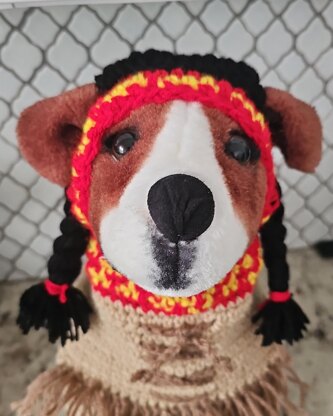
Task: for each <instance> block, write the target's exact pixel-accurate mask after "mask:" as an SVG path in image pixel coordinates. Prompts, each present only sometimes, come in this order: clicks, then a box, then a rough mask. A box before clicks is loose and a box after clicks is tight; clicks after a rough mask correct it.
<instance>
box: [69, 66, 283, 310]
mask: <svg viewBox="0 0 333 416" xmlns="http://www.w3.org/2000/svg"><path fill="white" fill-rule="evenodd" d="M171 100H183V101H187V102H193V101H196V102H200V103H202V104H203V105H205V106H208V107H213V108H216V109H218V110H220V111H221V112H223V113H224V114H226V115H227V116H229V117H230V118H231V119H233V120H235V121H236V122H237V123H238V124H239V125H240V127H241V128H242V129H243V130H244V132H245V133H246V134H247V135H248V136H249V137H250V138H251V139H253V140H254V141H255V143H256V144H257V146H258V147H259V149H260V151H261V161H262V163H263V165H264V166H265V168H266V176H267V191H266V199H265V206H264V210H263V215H262V221H263V222H265V221H266V220H267V219H268V218H269V217H270V215H271V214H272V213H273V212H274V211H275V209H276V208H277V207H278V205H279V197H278V194H277V190H276V185H275V175H274V170H273V160H272V153H271V147H272V145H271V139H270V131H269V128H268V125H267V124H266V122H265V118H264V115H263V114H262V113H261V112H259V111H258V110H257V109H256V107H255V105H254V104H253V102H252V101H250V100H249V99H248V98H247V96H246V94H245V93H244V91H243V90H242V89H240V88H234V87H233V86H232V85H231V84H230V83H229V82H227V81H225V80H220V81H217V80H216V79H215V78H213V77H212V76H207V75H202V74H200V73H198V72H193V71H189V72H186V73H184V72H183V71H182V70H181V69H175V70H172V71H171V72H166V71H165V70H156V71H143V72H138V73H136V74H135V75H131V76H129V77H127V78H126V79H125V80H123V81H121V82H119V83H118V84H116V85H115V86H114V87H113V88H112V89H111V90H110V91H108V92H107V93H106V94H105V95H104V96H101V97H99V98H98V100H97V101H96V103H95V104H94V105H93V106H92V107H91V108H90V110H89V113H88V117H87V119H86V121H85V123H84V126H83V133H82V136H81V140H80V143H79V144H78V146H77V148H76V149H75V151H74V154H73V159H72V180H71V184H70V186H69V188H68V190H67V194H68V197H69V199H70V201H71V203H72V204H71V210H72V213H73V215H74V216H75V217H76V218H77V220H78V221H79V222H80V223H81V224H83V225H84V226H85V227H87V228H89V230H90V231H91V236H92V237H91V240H90V243H89V246H88V250H87V253H86V254H87V263H86V271H87V275H88V278H89V279H90V281H91V284H92V286H93V288H94V289H95V290H97V291H98V292H100V293H101V294H102V295H103V296H107V297H109V298H110V299H111V300H112V301H116V300H120V301H121V302H122V303H123V304H124V305H126V304H130V305H132V306H133V307H140V308H141V309H142V310H143V311H144V312H147V311H153V312H164V313H165V314H168V315H183V314H192V313H198V312H203V311H205V310H207V309H211V308H216V307H217V306H218V305H223V306H227V305H228V304H229V303H230V302H235V301H236V300H237V298H239V297H240V298H244V296H245V295H246V294H247V293H251V292H252V291H253V287H254V284H255V282H256V278H257V275H258V274H259V272H260V269H261V264H262V260H261V248H260V243H259V240H258V238H256V239H255V241H253V242H252V244H251V245H250V246H249V248H248V249H247V251H246V252H245V254H244V255H243V257H242V258H241V259H240V260H239V261H238V262H237V264H236V265H235V266H234V267H233V269H232V270H231V271H230V272H229V273H228V274H227V275H226V276H225V277H224V278H223V279H222V280H221V281H220V282H219V283H218V284H216V285H215V286H214V287H212V288H210V289H208V290H206V291H204V292H202V293H199V294H197V295H194V296H190V297H178V298H176V297H166V296H159V295H154V294H152V293H150V292H148V291H146V290H144V289H142V288H141V287H139V286H137V285H135V284H134V283H133V282H131V281H130V280H129V279H127V278H126V277H125V276H123V275H121V274H120V273H118V272H116V271H115V270H113V269H112V267H111V265H110V264H109V263H108V262H107V261H106V260H105V258H104V257H103V253H102V250H101V247H100V245H99V243H98V242H97V240H96V238H95V237H94V234H93V231H92V229H91V226H90V224H89V221H88V218H89V215H88V214H89V189H90V181H91V171H92V162H93V160H94V158H95V157H96V156H97V154H98V153H99V151H100V148H101V144H102V138H103V135H104V133H105V131H106V129H109V128H110V127H112V126H114V125H116V124H117V123H119V122H121V121H122V120H124V119H125V118H126V117H128V116H129V114H130V113H131V111H133V110H135V109H137V108H139V107H141V106H143V105H145V104H152V103H155V104H161V103H165V102H168V101H171Z"/></svg>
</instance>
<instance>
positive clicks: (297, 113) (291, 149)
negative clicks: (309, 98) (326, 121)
mask: <svg viewBox="0 0 333 416" xmlns="http://www.w3.org/2000/svg"><path fill="white" fill-rule="evenodd" d="M266 94H267V102H266V105H267V107H268V108H272V109H273V110H274V111H276V112H278V113H279V114H280V115H281V118H282V131H274V130H273V132H272V133H273V142H274V144H275V145H276V146H278V147H279V148H280V150H281V151H282V153H283V155H284V157H285V159H286V162H287V164H288V166H289V167H291V168H294V169H298V170H301V171H303V172H313V171H314V170H315V168H316V166H317V165H318V164H319V162H320V158H321V147H322V129H321V124H320V119H319V117H318V115H317V113H316V111H315V109H314V108H312V107H311V106H310V105H308V104H306V103H304V102H303V101H301V100H298V99H297V98H295V97H293V96H292V95H291V94H289V93H288V92H286V91H281V90H278V89H276V88H266Z"/></svg>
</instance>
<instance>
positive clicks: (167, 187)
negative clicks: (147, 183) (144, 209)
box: [148, 174, 215, 242]
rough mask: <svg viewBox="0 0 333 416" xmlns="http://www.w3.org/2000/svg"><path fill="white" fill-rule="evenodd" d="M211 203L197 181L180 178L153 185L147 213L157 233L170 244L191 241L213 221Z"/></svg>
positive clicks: (212, 203) (206, 189)
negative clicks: (170, 242)
mask: <svg viewBox="0 0 333 416" xmlns="http://www.w3.org/2000/svg"><path fill="white" fill-rule="evenodd" d="M214 207H215V204H214V199H213V195H212V192H211V191H210V189H209V188H208V187H207V186H206V185H205V184H204V183H203V182H201V181H200V180H199V179H197V178H195V177H193V176H189V175H183V174H177V175H170V176H166V177H165V178H162V179H160V180H159V181H157V182H156V183H155V184H154V185H153V186H152V187H151V188H150V190H149V193H148V209H149V212H150V215H151V217H152V219H153V221H154V223H155V224H156V227H157V228H158V230H159V231H160V232H161V233H162V234H163V235H164V236H165V237H166V238H167V239H168V240H170V241H172V242H178V241H179V240H183V241H191V240H194V239H195V238H197V237H199V235H201V234H202V233H203V232H205V231H206V230H207V228H208V227H209V226H210V224H211V223H212V221H213V218H214Z"/></svg>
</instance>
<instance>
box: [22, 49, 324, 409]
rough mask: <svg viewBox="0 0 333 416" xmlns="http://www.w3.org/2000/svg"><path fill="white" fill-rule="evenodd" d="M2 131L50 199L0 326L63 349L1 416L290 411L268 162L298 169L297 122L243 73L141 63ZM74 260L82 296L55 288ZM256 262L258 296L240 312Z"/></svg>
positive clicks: (296, 335) (280, 230) (198, 64)
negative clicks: (50, 246)
mask: <svg viewBox="0 0 333 416" xmlns="http://www.w3.org/2000/svg"><path fill="white" fill-rule="evenodd" d="M17 131H18V137H19V143H20V147H21V150H22V153H23V155H24V156H25V157H26V159H27V160H28V161H29V162H30V163H31V164H32V165H33V166H34V167H35V168H36V169H37V170H38V172H40V174H41V175H43V176H45V177H47V178H48V179H50V180H51V181H53V182H55V183H57V184H59V185H61V186H63V187H65V188H66V198H67V202H66V204H65V213H66V218H65V219H64V220H63V221H62V223H61V226H60V228H61V232H62V235H61V236H60V237H59V238H57V239H56V240H55V242H54V254H53V255H52V257H51V258H50V260H49V262H48V271H49V278H48V279H47V280H46V281H45V282H42V283H40V284H38V285H36V286H33V287H32V288H30V289H28V290H27V291H26V292H25V293H24V294H23V296H22V298H21V301H20V313H19V317H18V324H19V325H20V327H21V328H22V330H23V332H24V333H27V332H29V330H30V329H31V328H36V329H38V328H40V327H45V328H46V329H47V331H48V334H49V339H50V341H51V342H54V341H56V340H57V339H60V341H61V343H62V345H63V346H64V348H61V349H60V350H59V353H58V355H57V363H56V366H55V367H54V368H52V369H50V370H48V371H46V372H45V373H43V374H42V375H40V376H39V377H38V378H37V380H36V381H34V382H33V383H32V385H31V386H30V387H29V389H28V394H27V396H26V398H25V399H24V400H23V401H22V402H21V403H19V404H18V405H17V410H18V414H19V415H30V414H38V415H59V414H60V413H61V411H62V410H64V409H65V410H66V412H67V414H68V415H81V414H89V415H103V416H104V415H105V416H110V415H111V416H113V415H117V416H125V415H126V416H127V415H128V416H132V415H133V416H134V415H135V416H138V415H152V416H155V415H156V416H161V415H174V416H190V415H193V416H203V415H208V416H215V415H216V416H217V415H223V416H231V415H233V416H236V415H243V416H245V415H246V416H251V415H252V416H258V415H271V416H274V415H280V412H281V411H282V410H284V411H286V412H288V414H291V412H292V411H295V412H297V411H298V410H299V409H297V407H296V406H295V405H293V404H292V403H291V402H290V401H289V400H288V399H287V388H286V387H287V379H288V377H289V376H290V374H291V370H290V367H289V364H288V360H287V356H286V352H285V350H284V348H283V347H282V346H281V345H279V344H281V343H282V341H283V340H286V341H287V342H289V343H292V342H293V341H297V340H299V339H300V338H301V337H302V331H303V330H304V329H305V327H306V324H307V323H308V320H307V317H306V316H305V314H304V313H303V312H302V310H301V308H300V307H299V306H298V304H297V303H296V301H295V300H294V299H293V297H292V295H291V293H290V292H289V269H288V264H287V261H286V246H285V243H284V239H285V235H286V231H285V227H284V226H283V223H282V220H283V211H284V210H283V205H282V202H281V191H280V188H279V186H278V183H277V181H276V178H275V175H274V168H273V160H272V152H271V151H272V145H276V146H278V147H279V148H280V150H281V151H282V153H283V155H284V157H285V159H286V162H287V164H288V165H289V166H290V167H292V168H295V169H298V170H301V171H304V172H312V171H313V170H314V168H315V167H316V165H317V164H318V162H319V160H320V154H321V126H320V122H319V119H318V117H317V115H316V112H315V111H314V109H313V108H311V107H310V106H308V105H307V104H305V103H303V102H301V101H299V100H297V99H296V98H294V97H293V96H292V95H290V94H289V93H287V92H283V91H280V90H277V89H274V88H263V87H262V86H261V85H260V82H259V78H258V75H257V73H256V72H255V71H254V70H253V69H252V68H250V67H249V66H247V65H246V64H245V63H243V62H238V63H236V62H234V61H233V60H231V59H223V58H220V59H218V58H216V57H214V56H212V55H206V56H199V55H193V56H183V55H173V54H171V53H168V52H158V51H147V52H145V53H133V54H131V56H130V57H129V58H128V59H125V60H122V61H119V62H116V63H115V64H112V65H110V66H107V67H106V68H105V69H104V71H103V73H102V75H99V76H97V77H96V84H89V85H85V86H83V87H80V88H76V89H74V90H72V91H69V92H66V93H64V94H62V95H60V96H57V97H54V98H50V99H46V100H43V101H41V102H39V103H37V104H35V105H33V106H32V107H30V108H28V109H27V110H25V111H24V112H23V114H22V115H21V117H20V120H19V124H18V130H17ZM83 254H86V256H87V262H86V267H85V270H86V274H87V276H88V279H89V281H90V283H91V287H92V291H90V290H85V292H86V295H84V294H83V292H82V291H81V290H80V289H78V288H77V287H74V286H72V284H73V282H74V280H75V279H76V277H77V276H78V275H79V274H80V270H81V257H82V255H83ZM262 258H263V260H264V262H265V265H266V267H267V269H268V286H269V291H270V292H269V296H268V299H267V301H266V302H265V303H264V304H263V305H261V306H260V308H259V309H257V310H256V311H254V309H253V305H252V304H253V302H252V301H253V296H252V293H253V289H254V286H255V283H256V280H257V276H258V274H259V272H260V269H261V266H262ZM87 298H88V299H87ZM92 312H93V313H92ZM254 312H255V313H254ZM253 313H254V317H252V315H253ZM251 317H252V320H253V321H254V322H255V323H256V325H254V323H252V322H251ZM80 328H81V329H82V331H83V332H84V333H86V334H85V335H82V336H81V337H80V341H79V342H67V343H66V341H67V340H71V341H73V340H78V338H79V332H80ZM88 329H89V331H88ZM65 344H66V345H65ZM291 377H292V378H293V377H294V376H291Z"/></svg>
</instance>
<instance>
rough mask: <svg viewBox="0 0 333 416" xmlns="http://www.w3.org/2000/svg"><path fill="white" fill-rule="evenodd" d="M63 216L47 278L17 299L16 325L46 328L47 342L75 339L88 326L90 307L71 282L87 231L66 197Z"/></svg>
mask: <svg viewBox="0 0 333 416" xmlns="http://www.w3.org/2000/svg"><path fill="white" fill-rule="evenodd" d="M64 211H65V214H66V217H65V218H64V219H63V220H62V222H61V224H60V230H61V236H59V237H58V238H57V239H56V240H55V241H54V244H53V255H52V256H51V257H50V259H49V261H48V265H47V266H48V273H49V278H48V279H46V280H45V281H44V282H41V283H38V284H36V285H34V286H32V287H30V288H29V289H27V290H26V291H25V292H24V293H23V295H22V296H21V299H20V310H19V315H18V318H17V324H18V326H19V327H20V328H21V330H22V332H23V333H24V334H27V333H28V332H29V331H30V329H31V328H35V329H36V330H37V329H39V328H42V327H44V328H46V329H47V330H48V334H49V340H50V342H52V343H54V342H55V341H56V340H57V339H60V340H61V344H62V345H65V343H66V341H67V340H68V339H69V340H71V341H74V340H78V338H79V328H81V329H82V331H83V333H85V332H87V331H88V329H89V316H90V314H91V312H92V309H91V307H90V305H89V303H88V301H87V299H86V298H85V296H84V295H83V293H82V292H81V291H80V290H78V289H77V288H75V287H73V286H72V284H73V282H74V280H75V279H76V278H77V276H78V275H79V274H80V271H81V266H82V261H81V257H82V256H83V254H84V252H85V250H86V248H87V244H88V241H89V231H88V230H87V229H86V228H84V227H83V226H82V225H81V224H80V223H79V222H78V221H77V220H76V219H75V218H74V216H73V215H72V214H71V212H70V202H69V201H68V200H67V199H66V203H65V207H64Z"/></svg>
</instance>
